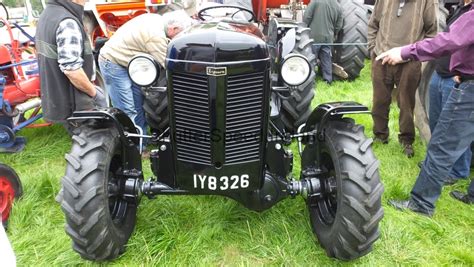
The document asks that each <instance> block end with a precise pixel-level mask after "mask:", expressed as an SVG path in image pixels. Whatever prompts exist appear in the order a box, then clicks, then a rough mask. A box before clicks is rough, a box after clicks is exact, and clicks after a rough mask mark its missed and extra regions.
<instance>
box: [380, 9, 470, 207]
mask: <svg viewBox="0 0 474 267" xmlns="http://www.w3.org/2000/svg"><path fill="white" fill-rule="evenodd" d="M473 25H474V6H472V7H471V10H470V11H468V12H467V13H465V14H464V15H462V16H461V17H460V18H459V19H458V20H457V21H456V22H454V23H453V24H452V25H451V27H450V29H449V32H442V33H439V34H438V35H436V36H435V37H434V38H432V39H425V40H423V41H420V42H416V43H414V44H411V45H407V46H403V47H397V48H393V49H391V50H389V51H387V52H384V53H382V54H380V55H379V56H378V57H377V58H376V59H377V60H381V59H382V64H386V63H388V64H391V65H394V64H398V63H401V62H403V61H404V60H419V61H427V60H432V59H435V58H438V57H441V56H445V55H451V61H450V66H449V68H450V71H451V72H453V73H455V74H456V75H457V76H456V82H457V85H456V88H454V89H453V90H452V92H451V94H450V95H449V97H448V100H447V102H446V104H445V106H444V107H443V110H442V111H441V114H440V117H439V121H438V124H437V125H436V127H435V129H434V131H433V134H432V137H431V140H430V143H429V144H428V151H427V153H426V159H425V161H424V163H423V166H422V168H421V171H420V174H419V176H418V178H417V180H416V182H415V185H414V187H413V189H412V191H411V197H410V199H408V200H404V201H398V200H391V201H390V204H391V205H392V206H394V207H395V208H397V209H410V210H412V211H415V212H418V213H421V214H424V215H427V216H432V215H433V213H434V209H435V206H434V204H435V202H436V200H437V199H438V198H439V196H440V195H441V189H442V187H443V184H444V182H445V181H444V180H445V179H446V177H448V174H449V172H450V170H451V168H452V167H453V164H454V163H455V162H456V160H457V159H458V158H459V157H460V156H461V155H462V154H463V153H464V151H465V150H466V148H467V147H468V146H469V145H470V144H471V142H472V141H474V27H473ZM451 195H452V196H453V197H454V198H456V199H458V200H460V201H462V202H464V203H466V204H471V205H472V204H474V180H473V181H471V184H470V185H469V189H468V194H462V193H460V192H456V191H455V192H451Z"/></svg>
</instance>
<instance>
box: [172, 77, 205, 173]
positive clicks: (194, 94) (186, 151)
mask: <svg viewBox="0 0 474 267" xmlns="http://www.w3.org/2000/svg"><path fill="white" fill-rule="evenodd" d="M172 82H173V103H174V112H175V123H176V124H175V125H176V139H177V142H176V143H177V144H176V150H177V157H178V160H182V161H186V162H192V163H197V164H205V165H209V164H211V140H210V138H209V129H210V122H209V93H208V86H207V76H205V75H195V74H188V73H186V74H184V73H175V74H174V75H173V78H172Z"/></svg>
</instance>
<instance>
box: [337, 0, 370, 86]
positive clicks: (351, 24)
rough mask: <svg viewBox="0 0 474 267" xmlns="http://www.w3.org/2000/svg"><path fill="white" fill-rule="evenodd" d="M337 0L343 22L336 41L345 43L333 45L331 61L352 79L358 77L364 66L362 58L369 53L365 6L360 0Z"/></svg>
mask: <svg viewBox="0 0 474 267" xmlns="http://www.w3.org/2000/svg"><path fill="white" fill-rule="evenodd" d="M338 2H339V4H340V6H341V8H342V17H343V19H344V22H343V27H342V30H341V31H340V32H339V34H338V36H337V39H336V43H344V44H347V45H337V46H335V47H334V50H333V51H334V55H333V62H334V63H336V64H337V65H339V66H341V67H342V68H344V70H345V71H346V73H347V74H348V75H349V78H348V79H349V80H353V79H355V78H357V77H359V75H360V71H361V70H362V69H363V68H364V60H365V58H367V57H368V55H369V51H368V49H367V45H366V43H367V28H368V18H367V8H366V7H365V6H364V1H362V0H338ZM357 44H361V45H357ZM333 78H334V79H335V80H337V79H340V78H339V77H338V76H336V75H333Z"/></svg>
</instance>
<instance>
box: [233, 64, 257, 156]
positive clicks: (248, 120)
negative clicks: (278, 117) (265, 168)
mask: <svg viewBox="0 0 474 267" xmlns="http://www.w3.org/2000/svg"><path fill="white" fill-rule="evenodd" d="M264 77H265V75H264V73H261V72H260V73H253V74H244V75H235V76H229V77H228V80H227V86H228V87H227V110H226V148H225V162H226V163H228V164H232V163H241V162H248V161H253V160H258V159H259V158H260V146H261V136H260V135H261V131H262V129H263V125H262V120H263V106H264V103H263V93H264Z"/></svg>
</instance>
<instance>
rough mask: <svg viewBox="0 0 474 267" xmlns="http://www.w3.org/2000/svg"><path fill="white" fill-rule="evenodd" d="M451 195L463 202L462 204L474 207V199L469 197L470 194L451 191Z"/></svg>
mask: <svg viewBox="0 0 474 267" xmlns="http://www.w3.org/2000/svg"><path fill="white" fill-rule="evenodd" d="M449 195H451V196H452V197H453V198H455V199H457V200H459V201H461V202H464V203H466V204H468V205H474V198H471V197H469V195H468V194H464V193H462V192H459V191H451V193H449Z"/></svg>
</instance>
